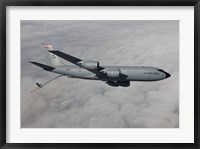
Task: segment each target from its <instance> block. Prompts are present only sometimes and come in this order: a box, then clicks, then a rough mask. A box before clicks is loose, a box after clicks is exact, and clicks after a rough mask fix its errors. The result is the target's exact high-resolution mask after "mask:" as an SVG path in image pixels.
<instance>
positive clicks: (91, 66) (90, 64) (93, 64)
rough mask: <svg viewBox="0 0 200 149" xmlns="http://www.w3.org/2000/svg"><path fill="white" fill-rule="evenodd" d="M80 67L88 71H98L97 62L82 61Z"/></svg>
mask: <svg viewBox="0 0 200 149" xmlns="http://www.w3.org/2000/svg"><path fill="white" fill-rule="evenodd" d="M81 66H82V67H84V68H86V69H90V70H98V68H99V62H97V61H83V62H82V64H81Z"/></svg>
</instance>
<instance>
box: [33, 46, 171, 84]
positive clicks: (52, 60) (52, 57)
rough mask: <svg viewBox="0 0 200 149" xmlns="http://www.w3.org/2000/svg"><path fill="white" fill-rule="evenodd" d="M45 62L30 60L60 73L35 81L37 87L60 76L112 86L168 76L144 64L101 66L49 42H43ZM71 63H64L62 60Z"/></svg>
mask: <svg viewBox="0 0 200 149" xmlns="http://www.w3.org/2000/svg"><path fill="white" fill-rule="evenodd" d="M43 47H44V48H45V49H46V50H45V55H46V60H47V64H42V63H38V62H30V63H32V64H34V65H36V66H39V67H41V68H43V69H44V70H46V71H50V72H54V73H57V74H60V75H59V76H57V77H56V78H54V79H52V80H50V81H48V82H46V83H45V84H39V83H36V85H37V86H38V88H41V87H43V86H44V85H46V84H47V83H49V82H51V81H53V80H55V79H57V78H59V77H61V76H67V77H69V78H79V79H88V80H101V81H105V83H107V84H108V85H110V86H113V87H118V86H122V87H129V86H130V81H158V80H163V79H166V78H169V77H170V74H169V73H167V72H165V71H164V70H162V69H159V68H156V67H145V66H101V65H100V64H99V62H98V61H93V60H82V59H79V58H76V57H74V56H71V55H68V54H66V53H63V52H61V51H58V50H54V49H53V47H52V45H51V44H43ZM60 58H62V59H64V60H66V61H68V62H71V63H72V64H73V65H71V66H69V65H65V64H64V63H63V62H62V60H61V59H60Z"/></svg>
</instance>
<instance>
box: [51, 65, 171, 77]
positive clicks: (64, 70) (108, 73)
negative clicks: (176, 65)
mask: <svg viewBox="0 0 200 149" xmlns="http://www.w3.org/2000/svg"><path fill="white" fill-rule="evenodd" d="M102 67H104V68H105V69H104V70H102V71H101V72H103V73H99V75H98V76H97V75H96V74H95V73H93V72H91V71H88V70H86V69H84V68H80V67H78V66H60V67H56V68H55V69H54V70H52V72H54V73H58V74H63V75H66V76H68V77H71V78H81V79H89V80H103V81H158V80H163V79H165V78H168V77H170V74H168V73H167V72H165V71H163V70H161V69H158V68H156V67H145V66H142V67H140V66H102Z"/></svg>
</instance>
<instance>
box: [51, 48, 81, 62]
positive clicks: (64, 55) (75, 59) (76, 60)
mask: <svg viewBox="0 0 200 149" xmlns="http://www.w3.org/2000/svg"><path fill="white" fill-rule="evenodd" d="M49 52H51V53H53V54H55V55H57V56H59V57H61V58H63V59H65V60H67V61H69V62H71V63H73V64H76V63H78V62H80V61H82V60H81V59H79V58H76V57H73V56H71V55H68V54H66V53H63V52H61V51H53V50H50V51H49Z"/></svg>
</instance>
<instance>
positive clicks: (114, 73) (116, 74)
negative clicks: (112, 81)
mask: <svg viewBox="0 0 200 149" xmlns="http://www.w3.org/2000/svg"><path fill="white" fill-rule="evenodd" d="M106 74H107V76H108V77H111V78H118V77H119V76H120V70H119V69H113V70H107V71H106Z"/></svg>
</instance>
